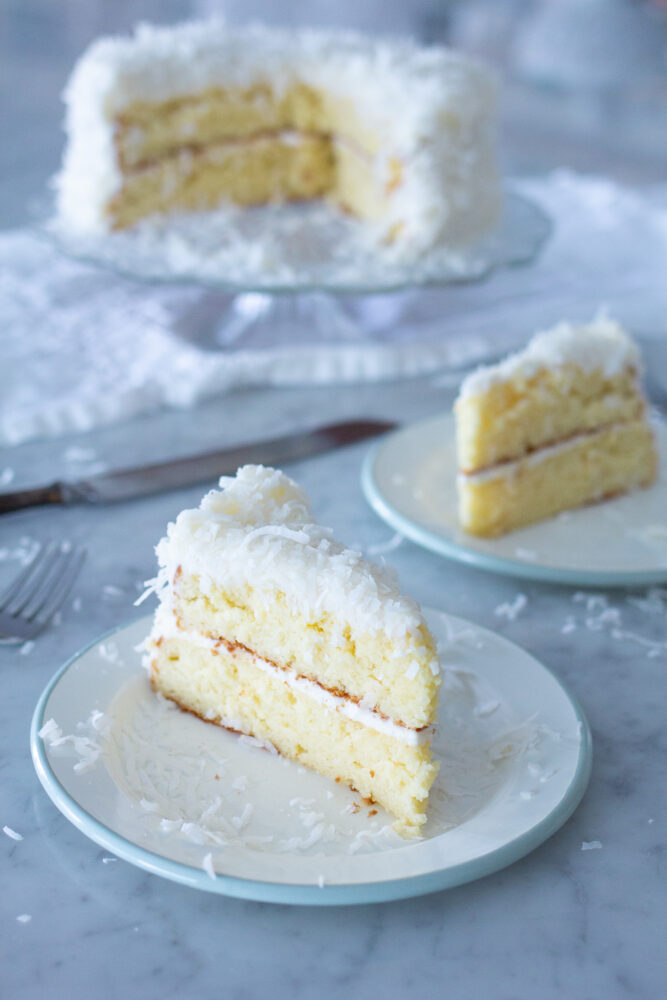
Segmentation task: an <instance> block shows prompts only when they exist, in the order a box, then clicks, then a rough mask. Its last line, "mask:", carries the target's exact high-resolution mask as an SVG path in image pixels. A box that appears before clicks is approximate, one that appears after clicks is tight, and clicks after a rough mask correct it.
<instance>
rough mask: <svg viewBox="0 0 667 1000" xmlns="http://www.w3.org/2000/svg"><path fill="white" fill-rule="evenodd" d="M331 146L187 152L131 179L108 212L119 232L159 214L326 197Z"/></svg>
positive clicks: (318, 142)
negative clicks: (226, 204)
mask: <svg viewBox="0 0 667 1000" xmlns="http://www.w3.org/2000/svg"><path fill="white" fill-rule="evenodd" d="M333 167H334V158H333V154H332V150H331V146H330V144H329V143H328V142H327V141H326V140H324V139H321V138H318V137H314V136H299V137H295V136H294V135H293V134H291V133H290V134H289V135H287V136H285V135H282V134H278V135H276V136H266V137H263V138H257V139H254V140H252V141H251V142H221V143H219V144H218V145H215V146H208V147H206V148H204V149H201V150H185V151H182V152H180V153H177V154H175V155H170V156H167V157H164V158H163V159H161V160H157V161H155V162H154V163H153V164H151V165H149V166H146V167H142V168H139V169H136V170H133V171H132V172H130V173H128V174H127V175H126V176H125V177H124V180H123V185H122V187H121V189H120V191H119V192H118V193H117V194H115V195H114V197H113V198H112V199H111V201H110V203H109V206H108V209H107V212H108V216H109V218H110V219H111V220H112V222H113V227H114V228H117V229H121V228H124V227H127V226H129V225H132V224H133V223H134V222H137V221H138V220H139V219H142V218H144V217H145V216H147V215H152V214H154V213H156V212H167V211H171V210H174V209H183V210H189V211H194V210H203V209H210V208H215V207H216V206H217V205H219V204H220V202H221V200H224V199H227V200H229V201H233V202H235V203H237V204H239V205H258V204H263V203H266V202H271V201H290V200H300V199H306V198H313V197H318V196H322V195H324V194H325V193H326V192H327V191H328V190H329V189H330V187H331V182H332V176H333Z"/></svg>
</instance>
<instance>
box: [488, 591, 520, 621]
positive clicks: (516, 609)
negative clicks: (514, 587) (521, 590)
mask: <svg viewBox="0 0 667 1000" xmlns="http://www.w3.org/2000/svg"><path fill="white" fill-rule="evenodd" d="M527 604H528V598H527V597H526V595H525V594H517V595H516V597H515V598H514V600H513V601H512V602H511V603H510V601H505V603H504V604H499V605H498V607H497V608H496V609H495V611H494V612H493V613H494V615H496V617H497V618H506V619H507V620H508V621H510V622H513V621H514V619H515V618H518V616H519V615H520V614H521V612H522V611H523V609H524V608H525V607H526V605H527Z"/></svg>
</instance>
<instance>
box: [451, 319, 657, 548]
mask: <svg viewBox="0 0 667 1000" xmlns="http://www.w3.org/2000/svg"><path fill="white" fill-rule="evenodd" d="M641 371H642V364H641V357H640V352H639V349H638V347H637V345H636V343H635V342H634V341H633V340H632V338H631V337H630V336H629V335H628V334H627V332H626V331H625V330H624V329H623V328H622V327H621V326H620V324H619V323H617V322H616V321H614V320H613V319H610V318H609V317H608V316H606V315H604V314H602V313H600V314H598V315H597V316H596V317H595V318H594V319H593V320H592V321H591V322H590V323H587V324H581V325H575V324H571V323H566V322H562V323H559V324H557V325H556V326H555V327H553V328H551V329H549V330H546V331H542V332H540V333H538V334H536V335H535V336H534V337H533V339H532V340H531V341H530V342H529V344H528V346H527V347H526V349H525V350H523V351H520V352H517V353H515V354H512V355H510V356H509V357H508V358H506V359H505V360H504V361H502V362H500V363H499V364H497V365H492V366H485V367H482V368H480V369H478V370H477V371H475V372H472V373H471V374H470V375H469V376H468V377H467V378H466V379H465V380H464V381H463V383H462V385H461V389H460V393H459V396H458V398H457V400H456V402H455V406H454V411H455V417H456V438H457V456H458V464H459V475H458V478H457V488H458V495H459V520H460V523H461V526H462V528H463V529H464V530H465V531H466V532H468V533H469V534H475V535H480V536H482V537H495V536H498V535H501V534H505V533H507V532H509V531H513V530H515V529H517V528H519V527H522V526H523V525H527V524H530V523H533V522H535V521H539V520H544V519H546V518H549V517H552V516H554V515H555V514H558V513H560V512H562V511H564V510H568V509H571V508H574V507H579V506H583V505H585V504H589V503H596V502H599V501H601V500H604V499H607V498H610V497H613V496H616V495H619V494H621V493H625V492H629V491H631V490H633V489H637V488H641V487H646V486H650V485H651V484H652V483H653V482H654V481H655V478H656V476H657V449H656V446H655V440H654V435H653V431H652V429H651V426H650V424H649V421H648V419H647V407H646V400H645V397H644V394H643V392H642V389H641V384H640V377H641Z"/></svg>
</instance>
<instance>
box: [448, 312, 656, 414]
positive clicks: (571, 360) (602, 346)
mask: <svg viewBox="0 0 667 1000" xmlns="http://www.w3.org/2000/svg"><path fill="white" fill-rule="evenodd" d="M567 364H574V365H577V366H578V367H579V368H582V369H583V370H584V371H586V372H590V371H593V370H595V369H598V368H599V369H601V370H602V371H603V372H604V374H605V375H606V376H613V375H617V374H619V373H620V372H622V371H624V370H625V369H632V370H634V371H635V372H639V371H640V370H641V360H640V355H639V350H638V348H637V345H636V344H635V343H634V341H633V340H632V339H631V338H630V337H629V336H628V334H627V333H626V332H625V330H623V328H622V327H621V326H620V325H619V324H618V323H617V322H615V320H612V319H609V317H607V316H602V315H599V316H597V317H595V318H594V319H593V320H592V321H591V322H590V323H586V324H583V325H581V326H575V325H573V324H572V323H566V322H562V323H559V324H558V325H557V326H554V327H552V329H550V330H545V331H542V332H540V333H537V334H535V336H534V337H533V339H532V340H531V341H530V342H529V344H528V346H527V347H526V349H525V350H524V351H520V352H519V353H517V354H511V355H510V356H509V357H508V358H505V360H504V361H501V362H500V364H497V365H490V366H485V367H482V368H478V369H477V370H476V371H474V372H472V373H471V374H470V375H468V377H467V378H466V379H464V381H463V382H462V384H461V390H460V393H459V399H465V398H466V397H469V396H479V395H481V394H482V393H485V392H488V390H489V389H490V388H491V386H492V385H495V384H497V383H499V382H506V381H508V380H510V379H512V378H515V377H516V376H518V375H520V376H523V377H525V378H530V377H531V376H532V375H535V374H536V373H537V372H538V371H540V370H542V369H545V368H548V369H554V368H560V367H562V366H563V365H567Z"/></svg>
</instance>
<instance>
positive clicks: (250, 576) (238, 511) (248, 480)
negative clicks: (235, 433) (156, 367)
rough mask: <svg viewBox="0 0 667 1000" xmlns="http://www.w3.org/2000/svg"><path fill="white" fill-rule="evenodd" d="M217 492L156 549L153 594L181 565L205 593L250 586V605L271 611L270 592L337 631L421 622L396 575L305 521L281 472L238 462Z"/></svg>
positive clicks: (385, 629)
mask: <svg viewBox="0 0 667 1000" xmlns="http://www.w3.org/2000/svg"><path fill="white" fill-rule="evenodd" d="M220 486H221V487H222V490H211V492H210V493H208V494H207V495H206V496H205V497H204V498H203V500H202V502H201V504H200V506H199V507H198V508H196V509H193V510H184V511H182V512H181V513H180V514H179V515H178V518H177V519H176V522H175V523H172V524H170V525H169V526H168V528H167V536H166V537H165V538H163V539H162V540H161V541H160V542H159V543H158V545H157V548H156V553H157V557H158V561H159V564H160V567H161V569H160V572H159V573H158V576H157V577H156V579H155V580H154V581H151V583H150V584H149V586H150V587H151V589H153V590H155V591H156V592H157V593H158V594H159V595H160V596H161V598H166V597H167V595H168V591H169V587H170V586H171V584H172V582H173V579H174V576H175V573H176V570H177V569H178V567H179V566H181V567H182V568H183V572H184V573H186V574H188V575H189V574H192V575H195V576H197V577H199V585H200V588H201V589H202V591H203V592H204V593H207V591H208V590H209V589H210V587H211V585H212V584H217V585H219V586H221V587H224V588H225V589H229V590H232V591H233V590H234V589H235V588H242V587H245V586H248V585H249V586H251V587H252V588H253V593H254V599H255V600H256V601H258V602H262V601H264V602H265V603H266V605H267V606H270V605H271V604H272V603H273V601H274V600H275V594H276V591H279V592H281V593H282V594H284V596H285V601H286V604H287V607H288V609H290V610H293V611H294V612H296V613H299V614H303V615H305V616H306V617H308V618H309V619H310V620H313V621H317V620H318V618H319V617H320V616H321V615H322V614H323V613H326V612H328V613H330V614H331V615H332V616H333V617H335V618H336V619H337V620H338V621H339V622H340V623H341V628H343V627H344V625H345V624H346V623H349V624H350V626H351V627H352V628H353V629H356V630H358V631H360V632H364V633H371V634H376V633H378V632H380V633H383V634H384V635H385V636H386V637H388V638H390V639H401V638H404V637H406V636H407V635H408V633H412V634H414V633H415V631H416V630H417V629H418V628H420V626H422V625H424V619H423V616H422V614H421V612H420V610H419V608H418V607H417V605H416V604H415V602H414V601H412V600H410V598H408V597H405V596H403V595H401V593H400V591H399V588H398V581H397V579H396V575H395V573H394V572H393V571H392V570H391V569H390V568H389V567H386V566H382V567H381V566H378V565H376V564H374V563H371V562H368V561H367V560H365V559H364V558H363V556H362V555H361V554H360V553H359V552H354V551H352V550H351V549H347V548H345V547H344V546H343V545H341V544H340V543H339V542H337V541H335V540H334V539H332V537H331V532H330V530H329V529H328V528H324V527H322V526H321V525H319V524H317V523H316V522H315V521H314V520H313V517H312V514H311V511H310V507H309V502H308V497H307V495H306V493H305V492H304V491H303V490H302V489H301V488H300V487H299V486H297V484H296V483H295V482H293V480H291V479H290V478H289V477H288V476H286V475H285V474H284V473H283V472H280V471H279V470H276V469H270V468H265V467H264V466H261V465H246V466H243V467H242V468H240V469H239V470H238V472H237V475H236V477H223V478H222V479H221V480H220ZM402 652H403V651H401V650H400V649H398V648H397V655H402Z"/></svg>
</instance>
